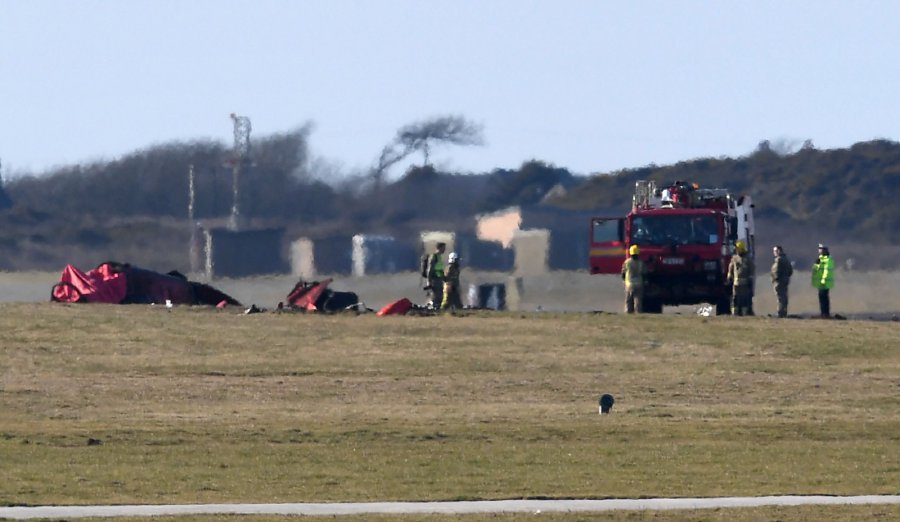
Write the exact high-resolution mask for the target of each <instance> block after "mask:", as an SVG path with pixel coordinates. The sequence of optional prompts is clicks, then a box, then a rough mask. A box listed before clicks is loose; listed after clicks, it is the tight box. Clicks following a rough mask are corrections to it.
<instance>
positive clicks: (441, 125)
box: [394, 116, 484, 166]
mask: <svg viewBox="0 0 900 522" xmlns="http://www.w3.org/2000/svg"><path fill="white" fill-rule="evenodd" d="M481 131H482V128H481V125H478V124H476V123H473V122H470V121H467V120H466V119H465V118H463V117H462V116H441V117H438V118H433V119H430V120H425V121H421V122H418V123H411V124H409V125H406V126H405V127H403V128H401V129H400V130H399V131H397V137H396V138H395V139H394V141H395V142H396V143H397V144H398V145H402V146H403V147H404V149H405V151H406V152H407V154H410V153H412V152H415V151H422V155H423V156H424V162H423V164H422V165H423V166H427V165H428V157H429V155H430V152H431V150H430V148H431V143H432V142H441V143H450V144H453V145H481V144H483V143H484V140H483V138H482V136H481Z"/></svg>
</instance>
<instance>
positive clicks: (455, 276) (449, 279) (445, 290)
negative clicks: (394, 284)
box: [422, 243, 463, 310]
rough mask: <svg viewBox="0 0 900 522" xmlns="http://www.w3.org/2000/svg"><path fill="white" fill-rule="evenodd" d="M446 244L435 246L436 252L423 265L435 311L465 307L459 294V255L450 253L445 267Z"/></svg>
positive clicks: (427, 289) (426, 290)
mask: <svg viewBox="0 0 900 522" xmlns="http://www.w3.org/2000/svg"><path fill="white" fill-rule="evenodd" d="M446 250H447V244H446V243H438V244H437V245H435V249H434V252H432V253H431V254H430V255H428V257H427V259H426V260H425V262H424V263H423V267H422V277H424V278H425V281H426V284H425V292H427V294H428V297H429V298H430V301H431V306H432V308H433V309H435V310H458V309H461V308H462V307H463V305H462V298H461V297H460V293H459V270H460V266H459V261H460V260H459V254H457V253H456V252H450V255H448V256H447V265H446V266H445V265H444V252H445V251H446Z"/></svg>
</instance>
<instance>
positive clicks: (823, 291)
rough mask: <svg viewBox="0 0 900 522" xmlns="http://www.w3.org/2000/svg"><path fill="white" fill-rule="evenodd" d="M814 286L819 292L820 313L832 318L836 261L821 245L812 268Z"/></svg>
mask: <svg viewBox="0 0 900 522" xmlns="http://www.w3.org/2000/svg"><path fill="white" fill-rule="evenodd" d="M812 285H813V288H815V289H816V290H818V291H819V313H820V314H822V317H825V318H828V317H831V289H832V288H834V260H833V259H831V253H830V252H829V251H828V247H827V246H825V245H823V244H821V243H819V257H818V258H817V259H816V262H815V264H813V266H812Z"/></svg>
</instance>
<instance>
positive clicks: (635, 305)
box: [622, 245, 646, 314]
mask: <svg viewBox="0 0 900 522" xmlns="http://www.w3.org/2000/svg"><path fill="white" fill-rule="evenodd" d="M640 253H641V251H640V249H639V248H638V246H637V245H631V247H630V248H629V249H628V255H629V256H630V257H629V258H628V259H626V260H625V262H624V263H622V279H623V280H624V281H625V313H626V314H633V313H635V312H637V313H641V312H643V311H644V305H643V303H644V273H645V272H646V267H645V266H644V262H643V261H641V258H640V257H638V255H639V254H640Z"/></svg>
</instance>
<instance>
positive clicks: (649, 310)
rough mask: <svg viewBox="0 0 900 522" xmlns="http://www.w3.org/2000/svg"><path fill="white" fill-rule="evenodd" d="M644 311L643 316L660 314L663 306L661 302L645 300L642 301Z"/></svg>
mask: <svg viewBox="0 0 900 522" xmlns="http://www.w3.org/2000/svg"><path fill="white" fill-rule="evenodd" d="M643 305H644V310H643V312H644V313H645V314H661V313H662V309H663V305H662V301H660V300H658V299H645V300H644V303H643Z"/></svg>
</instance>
